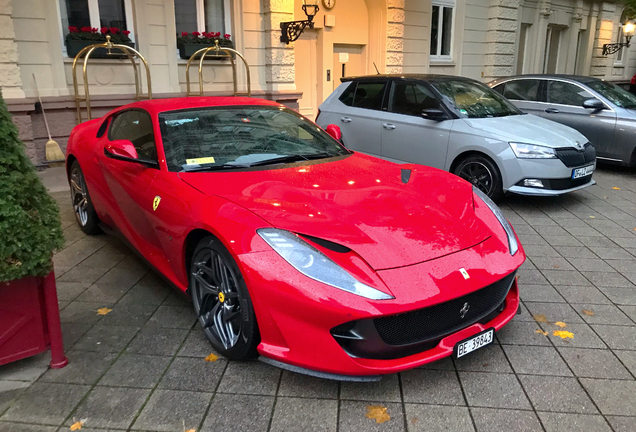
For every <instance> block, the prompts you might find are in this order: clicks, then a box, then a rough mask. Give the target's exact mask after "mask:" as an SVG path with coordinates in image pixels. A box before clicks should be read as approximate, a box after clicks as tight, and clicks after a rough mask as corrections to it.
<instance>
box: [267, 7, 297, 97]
mask: <svg viewBox="0 0 636 432" xmlns="http://www.w3.org/2000/svg"><path fill="white" fill-rule="evenodd" d="M261 4H262V7H263V9H262V11H263V24H264V30H265V82H266V91H268V92H275V91H280V90H296V84H295V81H296V71H295V68H294V43H293V42H291V43H290V44H289V45H285V44H284V43H282V42H281V41H280V35H281V32H280V23H281V22H283V21H294V20H295V19H294V0H263V1H262V3H261ZM303 19H305V18H303Z"/></svg>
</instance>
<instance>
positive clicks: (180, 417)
mask: <svg viewBox="0 0 636 432" xmlns="http://www.w3.org/2000/svg"><path fill="white" fill-rule="evenodd" d="M211 400H212V393H200V392H186V391H175V390H157V391H155V392H154V393H153V395H152V396H151V397H150V400H149V401H148V403H147V404H146V406H145V407H144V409H143V411H142V412H141V415H140V416H139V418H137V420H136V421H135V424H134V425H133V427H132V429H133V430H135V429H143V430H153V431H165V432H174V431H180V430H189V429H195V430H196V429H198V427H199V424H200V423H201V421H202V420H203V416H204V415H205V412H206V410H207V408H208V405H209V404H210V401H211ZM232 414H234V412H232ZM184 428H185V429H184Z"/></svg>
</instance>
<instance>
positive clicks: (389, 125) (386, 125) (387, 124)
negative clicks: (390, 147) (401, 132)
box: [382, 123, 395, 130]
mask: <svg viewBox="0 0 636 432" xmlns="http://www.w3.org/2000/svg"><path fill="white" fill-rule="evenodd" d="M382 127H384V129H389V130H391V129H395V125H394V124H391V123H384V124H383V125H382Z"/></svg>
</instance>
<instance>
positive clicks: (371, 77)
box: [340, 74, 476, 82]
mask: <svg viewBox="0 0 636 432" xmlns="http://www.w3.org/2000/svg"><path fill="white" fill-rule="evenodd" d="M378 78H382V79H389V78H390V79H394V80H395V79H397V80H399V79H403V80H421V81H446V80H449V81H450V80H453V81H458V80H459V81H472V82H475V81H476V80H474V79H472V78H466V77H462V76H458V75H439V74H376V75H360V76H354V77H343V78H340V81H341V82H348V81H373V80H377V79H378Z"/></svg>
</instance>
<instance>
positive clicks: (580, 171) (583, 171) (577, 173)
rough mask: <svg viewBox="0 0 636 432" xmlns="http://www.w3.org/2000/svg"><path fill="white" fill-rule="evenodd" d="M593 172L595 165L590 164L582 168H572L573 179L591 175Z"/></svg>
mask: <svg viewBox="0 0 636 432" xmlns="http://www.w3.org/2000/svg"><path fill="white" fill-rule="evenodd" d="M593 172H594V165H588V166H584V167H582V168H575V169H573V170H572V180H574V179H577V178H581V177H585V176H589V175H590V174H592V173H593Z"/></svg>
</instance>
